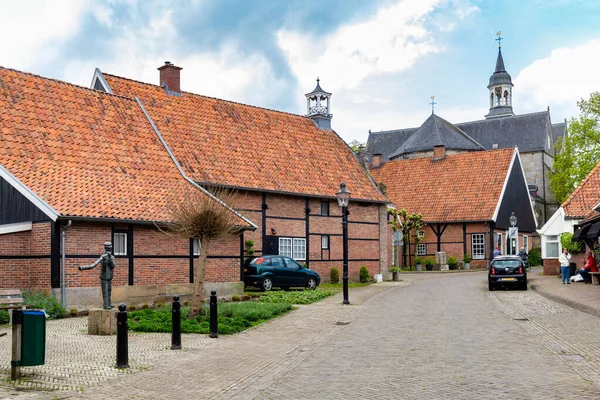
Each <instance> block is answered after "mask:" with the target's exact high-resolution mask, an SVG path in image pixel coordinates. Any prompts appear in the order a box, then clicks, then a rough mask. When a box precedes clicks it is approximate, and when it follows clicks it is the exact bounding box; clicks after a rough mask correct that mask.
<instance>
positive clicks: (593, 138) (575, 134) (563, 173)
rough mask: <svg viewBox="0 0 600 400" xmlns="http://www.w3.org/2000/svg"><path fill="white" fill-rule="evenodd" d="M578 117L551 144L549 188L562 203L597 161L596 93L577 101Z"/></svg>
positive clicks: (599, 112)
mask: <svg viewBox="0 0 600 400" xmlns="http://www.w3.org/2000/svg"><path fill="white" fill-rule="evenodd" d="M577 105H578V106H579V109H580V111H581V114H580V115H579V117H577V118H572V119H571V121H570V123H569V124H568V126H567V131H566V133H565V136H564V137H562V138H560V139H559V140H558V141H557V142H556V145H555V150H556V156H555V157H554V166H553V167H552V172H551V175H550V189H552V192H553V193H554V197H555V199H556V200H557V201H558V202H559V203H562V202H564V201H565V200H566V199H567V198H568V197H569V195H570V194H571V193H572V192H573V190H575V188H576V187H577V185H579V184H580V183H581V181H582V180H583V179H584V178H585V177H586V176H587V175H588V174H589V172H590V171H591V170H592V169H593V168H594V167H595V166H596V164H597V163H598V161H600V92H594V93H592V94H591V95H590V98H589V100H584V99H582V100H580V101H578V102H577Z"/></svg>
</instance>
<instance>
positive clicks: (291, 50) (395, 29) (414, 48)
mask: <svg viewBox="0 0 600 400" xmlns="http://www.w3.org/2000/svg"><path fill="white" fill-rule="evenodd" d="M438 3H439V0H405V1H401V2H399V3H398V4H396V5H394V6H391V7H385V8H382V9H380V10H379V11H378V12H377V13H376V14H375V15H374V16H372V17H371V18H370V19H367V20H365V21H362V22H358V23H355V24H350V25H345V26H342V27H340V28H339V29H338V30H337V31H335V32H333V33H332V34H330V35H328V36H326V37H318V36H314V35H313V36H311V35H309V34H308V32H305V31H303V32H292V31H289V30H285V29H282V30H280V31H279V32H278V33H277V38H278V42H279V46H280V48H281V49H282V50H283V51H284V52H285V55H286V57H287V59H288V63H289V65H290V67H291V69H292V72H293V73H294V74H295V75H296V77H297V78H298V80H299V81H300V82H307V81H312V80H314V79H315V77H316V76H317V75H320V76H321V77H322V78H323V79H324V80H326V82H327V86H328V87H329V89H328V90H336V89H339V88H353V87H356V86H357V85H358V84H359V83H360V81H361V80H363V79H364V78H365V77H367V76H368V75H370V74H373V73H378V72H397V71H403V70H405V69H407V68H409V67H410V66H411V65H412V64H413V63H414V62H415V60H417V59H418V58H419V57H422V56H424V55H426V54H429V53H432V52H435V51H438V47H436V45H435V44H434V42H433V39H432V37H431V36H430V35H429V33H428V32H427V30H426V29H425V28H424V17H425V16H426V15H427V14H428V13H430V12H431V11H432V10H433V9H434V7H435V5H436V4H438Z"/></svg>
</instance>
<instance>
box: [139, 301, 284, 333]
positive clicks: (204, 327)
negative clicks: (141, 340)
mask: <svg viewBox="0 0 600 400" xmlns="http://www.w3.org/2000/svg"><path fill="white" fill-rule="evenodd" d="M292 309H293V306H292V305H291V304H290V303H259V302H245V303H219V305H218V314H219V317H218V321H219V333H220V334H223V335H227V334H231V333H237V332H241V331H243V330H246V329H248V328H250V327H252V326H255V325H258V324H260V323H262V322H265V321H267V320H269V319H272V318H275V317H278V316H280V315H282V314H285V313H286V312H289V311H290V310H292ZM189 312H190V308H189V307H182V308H181V332H183V333H205V334H207V333H209V331H210V322H209V315H208V313H207V312H203V313H202V314H201V315H199V316H198V317H196V318H193V319H188V314H189ZM128 322H129V329H130V330H132V331H134V332H165V333H168V332H171V329H172V325H171V308H170V307H168V306H165V307H159V308H156V309H154V310H151V309H143V310H138V311H133V312H130V313H129V319H128Z"/></svg>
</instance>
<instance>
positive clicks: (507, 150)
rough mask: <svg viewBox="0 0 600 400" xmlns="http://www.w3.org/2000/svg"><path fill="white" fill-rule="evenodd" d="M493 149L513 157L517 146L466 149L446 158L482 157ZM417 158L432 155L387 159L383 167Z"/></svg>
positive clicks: (427, 158) (422, 158)
mask: <svg viewBox="0 0 600 400" xmlns="http://www.w3.org/2000/svg"><path fill="white" fill-rule="evenodd" d="M492 151H493V152H498V153H510V154H511V157H512V154H513V153H514V151H515V148H514V147H509V148H504V149H488V150H477V151H465V152H462V153H454V154H446V157H445V159H446V160H448V159H450V160H451V159H453V158H456V157H466V156H467V155H468V156H469V157H475V156H479V157H480V156H481V154H482V153H489V152H492ZM415 160H429V161H431V157H415V158H399V159H395V160H389V161H386V162H385V163H383V165H382V167H385V166H387V165H388V164H392V163H395V162H404V161H411V162H414V161H415Z"/></svg>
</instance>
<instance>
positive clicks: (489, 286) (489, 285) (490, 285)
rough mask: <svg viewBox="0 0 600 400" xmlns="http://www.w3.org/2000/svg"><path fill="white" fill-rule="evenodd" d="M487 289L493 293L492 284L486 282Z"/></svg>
mask: <svg viewBox="0 0 600 400" xmlns="http://www.w3.org/2000/svg"><path fill="white" fill-rule="evenodd" d="M488 289H489V291H490V292H493V291H494V285H492V282H488Z"/></svg>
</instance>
